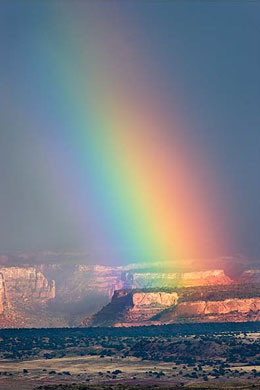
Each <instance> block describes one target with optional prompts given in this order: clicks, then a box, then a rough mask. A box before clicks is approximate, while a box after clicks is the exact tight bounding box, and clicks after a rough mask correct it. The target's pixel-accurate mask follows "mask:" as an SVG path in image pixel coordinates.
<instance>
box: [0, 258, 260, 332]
mask: <svg viewBox="0 0 260 390" xmlns="http://www.w3.org/2000/svg"><path fill="white" fill-rule="evenodd" d="M239 282H241V283H243V284H244V283H248V282H250V283H259V282H260V272H259V270H248V271H245V272H244V273H243V274H242V275H241V276H240V279H237V280H236V281H234V280H232V279H231V278H230V277H228V276H227V275H226V274H225V272H224V271H223V270H209V271H199V272H185V273H176V272H162V273H161V272H141V271H140V270H139V269H135V266H127V267H105V266H99V265H95V266H87V265H70V264H68V265H61V264H39V265H37V266H32V265H30V266H26V265H24V266H19V267H18V266H10V267H8V266H6V265H5V266H2V267H1V266H0V327H12V326H15V327H16V326H18V327H31V326H38V327H41V326H44V327H45V326H54V327H55V326H69V325H78V324H79V321H80V320H79V314H78V313H80V315H81V316H82V319H84V318H85V317H87V316H88V315H91V314H93V313H95V312H97V311H98V310H99V309H101V308H102V306H104V305H106V304H107V303H109V300H110V299H111V298H112V297H113V299H112V302H114V301H113V300H114V299H116V302H117V299H118V298H119V295H120V294H122V296H124V297H125V298H124V299H126V300H127V299H128V298H129V297H128V298H126V296H125V292H121V293H116V294H115V295H113V294H114V292H115V291H117V290H119V291H120V290H122V291H124V290H126V289H128V290H129V289H130V290H132V289H150V290H156V291H149V293H148V292H145V293H144V292H140V291H139V292H138V293H137V292H136V293H135V294H134V295H133V296H132V298H131V299H132V301H131V302H132V303H131V305H132V308H131V310H130V309H129V318H132V319H131V320H129V321H130V322H131V321H134V319H136V321H139V322H140V321H141V320H142V321H143V320H144V321H148V319H150V318H152V317H153V316H156V315H158V314H159V313H160V312H161V310H162V308H163V309H166V308H170V307H174V305H176V302H177V297H178V293H176V292H174V291H172V292H168V293H167V292H165V291H161V292H160V291H158V289H167V288H175V287H176V288H180V287H187V288H188V287H198V289H197V291H199V289H200V287H201V286H202V287H203V286H204V287H207V286H208V287H210V286H213V287H214V288H217V289H218V288H222V287H221V286H232V285H233V284H234V283H239ZM117 294H118V295H117ZM115 297H116V298H115ZM122 304H123V303H122ZM131 305H130V306H131ZM179 306H180V302H178V307H179ZM50 308H51V309H50ZM187 310H188V309H187ZM203 315H206V314H205V313H204V314H203ZM129 318H128V319H129ZM178 319H179V316H178ZM178 319H177V320H178ZM171 320H173V318H172V319H171ZM76 321H78V322H76Z"/></svg>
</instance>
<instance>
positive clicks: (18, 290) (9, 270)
mask: <svg viewBox="0 0 260 390" xmlns="http://www.w3.org/2000/svg"><path fill="white" fill-rule="evenodd" d="M0 274H1V275H2V284H3V285H4V292H5V297H6V300H7V301H8V303H9V305H11V306H15V305H16V303H18V302H22V303H23V304H24V303H29V304H37V303H38V304H42V303H45V302H47V301H48V300H49V299H53V298H55V282H54V281H51V282H49V281H48V280H47V278H46V277H45V276H44V275H43V274H42V273H41V272H39V271H37V269H36V268H33V267H28V268H21V267H3V268H1V272H0Z"/></svg>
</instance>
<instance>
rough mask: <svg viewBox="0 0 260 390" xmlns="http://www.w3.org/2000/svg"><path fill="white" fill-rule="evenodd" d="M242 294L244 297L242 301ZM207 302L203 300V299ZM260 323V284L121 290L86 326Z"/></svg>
mask: <svg viewBox="0 0 260 390" xmlns="http://www.w3.org/2000/svg"><path fill="white" fill-rule="evenodd" d="M241 295H243V296H244V297H243V298H241ZM203 297H204V298H206V299H204V300H203V299H201V298H203ZM257 320H260V284H258V285H254V286H252V289H251V290H250V287H248V286H247V288H246V289H245V290H243V289H241V286H239V285H233V286H219V287H218V288H216V286H213V287H204V288H203V287H196V288H195V287H192V288H181V289H176V291H171V292H167V291H153V292H152V291H150V290H146V291H145V290H144V291H139V290H121V291H116V292H115V293H114V295H113V298H112V301H111V303H110V304H108V305H107V306H105V307H104V308H103V309H102V310H100V311H99V312H98V313H97V314H95V315H94V316H92V317H89V318H87V319H86V320H85V321H83V322H82V326H138V325H152V324H154V325H159V324H168V323H173V322H196V321H197V322H204V321H205V322H206V321H257Z"/></svg>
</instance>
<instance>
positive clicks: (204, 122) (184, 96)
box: [0, 0, 260, 264]
mask: <svg viewBox="0 0 260 390" xmlns="http://www.w3.org/2000/svg"><path fill="white" fill-rule="evenodd" d="M259 22H260V3H259V2H257V1H235V0H232V1H163V0H161V1H156V0H150V1H149V0H143V1H142V0H141V1H134V0H126V1H121V0H120V1H119V0H111V1H110V0H106V1H105V0H104V1H102V0H98V1H88V0H84V1H83V0H82V1H78V0H74V1H73V2H70V1H55V0H54V1H51V2H49V1H39V0H36V1H33V2H32V1H22V0H19V1H13V0H11V1H10V0H8V1H4V0H3V1H1V3H0V56H1V61H0V85H1V89H0V185H1V191H0V221H1V223H0V252H1V251H6V250H23V251H31V250H54V251H56V250H57V251H63V250H64V251H67V250H76V251H77V250H78V251H86V252H87V253H88V255H89V259H92V260H91V261H95V262H102V263H105V264H115V263H116V264H126V263H130V262H136V261H141V262H142V261H157V260H158V261H163V262H165V264H166V263H169V262H170V263H174V264H178V263H179V262H180V261H181V260H180V259H185V258H198V259H203V258H215V257H218V256H227V255H231V254H234V253H240V254H242V255H244V256H246V257H249V258H252V259H259V258H260V240H259V236H260V180H259V167H260V152H259V150H260V114H259V101H260V72H259V67H260V23H259ZM93 259H94V260H93ZM198 261H200V260H198Z"/></svg>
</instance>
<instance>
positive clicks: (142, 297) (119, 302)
mask: <svg viewBox="0 0 260 390" xmlns="http://www.w3.org/2000/svg"><path fill="white" fill-rule="evenodd" d="M177 301H178V294H177V293H176V292H172V293H167V292H134V291H131V290H121V291H115V293H114V295H113V297H112V301H111V303H110V304H108V305H107V306H105V307H104V308H103V309H101V310H100V312H98V313H97V314H96V315H94V316H91V317H89V318H87V319H86V320H84V321H83V323H82V325H83V326H96V325H100V324H103V325H113V326H116V325H117V324H118V323H120V322H122V321H123V322H124V323H137V322H138V323H142V322H145V321H148V320H150V319H151V318H152V317H153V316H155V315H156V314H158V313H160V312H161V311H162V310H164V309H166V308H167V307H170V306H172V305H175V304H176V303H177Z"/></svg>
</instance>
